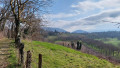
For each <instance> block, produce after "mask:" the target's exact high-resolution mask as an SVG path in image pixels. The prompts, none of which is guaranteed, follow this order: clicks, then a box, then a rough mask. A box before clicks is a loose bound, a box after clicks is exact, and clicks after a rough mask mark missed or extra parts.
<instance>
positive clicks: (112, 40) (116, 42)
mask: <svg viewBox="0 0 120 68" xmlns="http://www.w3.org/2000/svg"><path fill="white" fill-rule="evenodd" d="M96 40H100V41H102V42H104V43H107V44H112V45H114V46H116V47H120V40H118V39H117V38H107V39H96Z"/></svg>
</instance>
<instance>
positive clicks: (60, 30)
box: [43, 27, 67, 32]
mask: <svg viewBox="0 0 120 68" xmlns="http://www.w3.org/2000/svg"><path fill="white" fill-rule="evenodd" d="M43 29H44V30H46V31H53V32H55V31H58V32H67V31H66V30H64V29H60V28H52V27H43Z"/></svg>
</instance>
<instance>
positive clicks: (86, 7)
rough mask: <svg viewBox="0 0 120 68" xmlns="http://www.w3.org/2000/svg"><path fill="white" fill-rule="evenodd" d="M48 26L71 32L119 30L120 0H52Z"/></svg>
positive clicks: (47, 16) (47, 18)
mask: <svg viewBox="0 0 120 68" xmlns="http://www.w3.org/2000/svg"><path fill="white" fill-rule="evenodd" d="M44 17H45V18H46V20H47V21H48V23H47V26H48V27H55V28H62V29H64V30H66V31H69V32H72V31H75V30H84V31H88V32H101V31H120V28H119V22H120V0H53V3H52V6H51V7H49V13H48V14H44Z"/></svg>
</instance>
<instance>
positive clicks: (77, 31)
mask: <svg viewBox="0 0 120 68" xmlns="http://www.w3.org/2000/svg"><path fill="white" fill-rule="evenodd" d="M72 33H88V32H87V31H84V30H76V31H73V32H72Z"/></svg>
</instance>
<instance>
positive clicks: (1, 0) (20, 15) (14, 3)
mask: <svg viewBox="0 0 120 68" xmlns="http://www.w3.org/2000/svg"><path fill="white" fill-rule="evenodd" d="M51 2H52V1H51V0H0V4H1V5H0V30H1V31H3V30H4V27H5V24H6V23H7V25H8V24H10V25H11V26H10V28H11V30H12V31H14V32H15V39H16V38H17V37H18V35H19V34H20V31H22V30H23V29H21V28H20V27H21V26H22V27H23V26H24V27H28V26H29V27H30V26H32V25H34V24H35V23H40V22H41V21H42V19H41V18H40V17H38V16H39V15H40V14H42V10H44V8H45V7H48V6H49V4H50V3H51ZM38 12H39V13H38ZM38 14H39V15H38ZM38 26H40V24H38ZM24 27H23V28H24ZM20 29H21V30H20Z"/></svg>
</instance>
